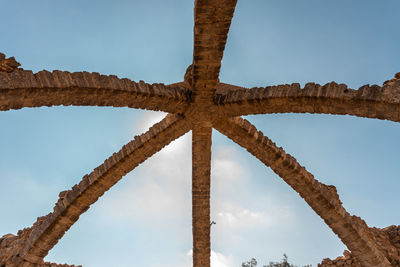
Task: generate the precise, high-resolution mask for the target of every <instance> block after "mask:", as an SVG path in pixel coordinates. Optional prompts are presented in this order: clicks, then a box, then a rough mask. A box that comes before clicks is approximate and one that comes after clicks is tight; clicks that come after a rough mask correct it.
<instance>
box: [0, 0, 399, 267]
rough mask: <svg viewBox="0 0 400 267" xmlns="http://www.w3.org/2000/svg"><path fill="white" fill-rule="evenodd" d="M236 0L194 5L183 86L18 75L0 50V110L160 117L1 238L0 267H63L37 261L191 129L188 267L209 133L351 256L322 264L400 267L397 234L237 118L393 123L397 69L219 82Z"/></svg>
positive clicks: (204, 241)
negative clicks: (356, 210) (284, 191)
mask: <svg viewBox="0 0 400 267" xmlns="http://www.w3.org/2000/svg"><path fill="white" fill-rule="evenodd" d="M235 7H236V0H196V1H195V8H194V47H193V63H192V65H191V66H189V68H188V70H187V72H186V74H185V76H184V79H183V81H182V82H178V83H175V84H171V85H164V84H148V83H145V82H143V81H140V82H134V81H131V80H129V79H120V78H118V77H116V76H112V75H111V76H106V75H101V74H98V73H88V72H75V73H69V72H64V71H53V72H48V71H40V72H38V73H33V72H32V71H26V70H23V69H20V68H19V66H20V64H19V63H18V62H17V61H16V60H15V58H13V57H11V58H7V57H6V56H5V55H4V54H0V110H10V109H20V108H28V107H31V108H33V107H41V106H57V105H64V106H69V105H76V106H110V107H129V108H139V109H146V110H156V111H164V112H167V113H168V115H167V116H166V117H165V118H164V119H163V120H162V121H161V122H159V123H156V124H155V125H153V126H152V127H151V128H150V129H149V130H148V131H147V132H145V133H143V134H142V135H139V136H136V137H135V138H134V139H133V140H132V141H131V142H129V143H127V144H126V145H124V146H123V147H122V148H121V149H120V150H119V151H118V152H116V153H114V154H113V155H111V156H110V157H109V158H107V159H106V160H105V161H104V163H103V164H101V165H100V166H98V167H96V168H95V169H94V170H93V171H92V172H91V173H90V174H88V175H85V176H84V177H83V178H82V180H81V181H80V182H79V183H78V184H76V185H75V186H73V187H72V188H71V189H69V190H66V191H63V192H61V193H60V194H59V199H58V200H57V202H56V204H55V205H54V208H53V211H52V212H51V213H49V214H47V215H45V216H42V217H39V218H38V219H37V221H36V222H35V223H34V224H33V225H32V226H30V227H28V228H25V229H22V230H20V231H19V232H18V233H17V235H12V234H7V235H4V236H3V237H2V238H0V266H1V267H3V266H4V267H12V266H18V267H19V266H22V267H33V266H34V267H39V266H40V267H44V266H46V267H47V266H68V265H58V264H54V263H47V262H44V260H43V259H44V257H45V256H46V255H47V254H48V252H49V251H50V250H51V249H52V248H53V247H54V245H55V244H57V242H58V241H59V240H60V239H61V238H62V237H63V236H64V234H65V233H66V232H67V231H68V229H69V228H70V227H71V226H72V225H73V224H74V223H75V222H76V221H77V220H78V219H79V216H80V215H81V214H83V213H84V212H85V211H87V210H88V209H89V208H90V205H92V204H93V203H95V202H96V201H97V200H98V199H99V197H101V196H102V195H103V194H104V193H105V192H106V191H107V190H109V189H110V188H111V187H112V186H113V185H115V184H116V183H117V182H118V181H119V180H120V179H122V178H123V177H124V176H125V175H126V174H127V173H129V172H130V171H132V170H134V169H135V168H136V167H137V166H138V165H139V164H140V163H142V162H144V161H145V160H146V159H148V158H149V157H151V156H152V155H153V154H155V153H156V152H158V151H160V150H161V149H162V148H163V147H165V146H166V145H168V144H169V143H170V142H172V141H173V140H175V139H177V138H179V137H180V136H182V135H184V134H185V133H186V132H188V131H192V222H193V223H192V229H193V266H195V267H200V266H201V267H207V266H210V173H211V171H210V170H211V135H212V129H213V128H215V129H216V130H218V131H219V132H221V133H222V134H224V135H226V136H227V137H228V138H230V139H231V140H233V141H234V142H236V143H237V144H238V145H240V146H242V147H243V148H245V149H246V150H247V151H248V152H249V153H251V154H252V155H253V156H255V157H256V158H257V159H259V160H260V161H261V162H262V163H264V164H265V165H266V166H267V167H269V168H271V169H272V170H273V171H274V172H275V173H276V174H277V175H279V176H280V177H281V178H282V179H283V180H284V181H285V182H286V183H287V184H288V185H289V186H290V187H291V188H293V190H295V191H296V192H297V193H298V194H299V195H300V197H301V198H302V199H304V200H305V201H306V202H307V203H308V205H309V206H310V207H311V208H312V209H313V210H314V211H315V212H316V213H317V214H318V215H319V216H320V217H321V218H322V219H323V220H324V222H325V223H326V224H327V225H328V226H329V227H330V228H331V229H332V231H333V232H334V233H335V234H336V235H337V236H338V237H339V238H340V239H341V240H342V242H343V243H344V244H345V245H346V246H347V248H348V249H349V250H350V252H346V253H345V255H344V256H343V257H341V258H338V259H336V260H333V261H332V260H324V261H323V262H322V266H331V265H334V264H336V265H337V264H342V265H340V266H347V265H349V266H367V267H369V266H371V267H372V266H380V267H384V266H400V231H399V230H400V229H399V227H396V226H391V227H388V228H385V229H377V228H371V227H368V225H367V224H366V223H365V222H364V221H363V220H362V219H361V218H359V217H357V216H354V215H351V214H350V213H349V212H347V211H346V210H345V208H344V207H343V205H342V202H341V200H340V198H339V195H338V193H337V191H336V188H335V187H334V186H332V185H325V184H323V183H321V182H319V181H318V180H317V179H316V178H315V177H314V176H313V175H312V174H311V173H310V172H309V171H307V170H306V169H305V168H304V167H303V166H301V165H300V163H298V162H297V160H296V159H295V158H294V157H292V156H291V155H289V154H288V153H286V152H285V151H284V150H283V149H282V148H280V147H278V146H277V145H276V144H275V143H274V142H273V141H272V140H270V139H269V138H268V137H266V136H265V135H264V134H263V133H262V132H261V131H259V130H257V128H256V127H255V126H253V125H251V123H250V122H248V121H247V120H245V119H243V118H242V117H241V116H242V115H248V114H269V113H312V114H336V115H353V116H359V117H366V118H377V119H385V120H391V121H395V122H399V121H400V73H398V74H396V75H395V76H394V78H393V79H392V80H390V81H386V82H385V83H384V84H383V85H382V86H369V85H366V86H363V87H361V88H359V89H358V90H355V89H351V88H348V87H347V86H346V85H344V84H337V83H334V82H332V83H328V84H326V85H319V84H315V83H308V84H306V85H305V86H304V88H301V87H300V85H299V84H296V83H295V84H286V85H278V86H266V87H264V88H250V89H248V88H242V87H240V86H236V85H230V84H225V83H221V82H220V81H219V71H220V67H221V60H222V57H223V52H224V49H225V44H226V40H227V35H228V31H229V28H230V24H231V20H232V17H233V14H234V10H235ZM70 266H73V265H70Z"/></svg>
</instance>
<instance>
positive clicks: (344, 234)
mask: <svg viewBox="0 0 400 267" xmlns="http://www.w3.org/2000/svg"><path fill="white" fill-rule="evenodd" d="M214 127H215V128H216V129H217V130H218V131H219V132H221V133H222V134H224V135H226V136H227V137H228V138H230V139H232V140H233V141H235V142H236V143H238V144H239V145H240V146H242V147H244V148H245V149H247V151H249V152H250V153H251V154H252V155H254V156H255V157H256V158H258V159H259V160H260V161H261V162H263V163H264V164H265V165H266V166H268V167H270V168H271V169H272V170H273V171H274V172H275V173H276V174H278V175H279V176H280V177H281V178H282V179H283V180H284V181H285V182H286V183H287V184H288V185H290V186H291V187H292V188H293V189H294V190H295V191H296V192H297V193H298V194H299V195H300V196H301V197H302V198H303V199H304V200H305V201H306V202H307V203H308V205H309V206H310V207H311V208H312V209H313V210H314V211H315V212H316V213H317V214H318V215H319V216H320V217H321V218H322V219H323V220H324V221H325V223H326V224H327V225H328V226H329V227H330V228H331V229H332V230H333V232H335V233H336V234H337V235H338V236H339V238H340V239H341V240H342V241H343V243H344V244H345V245H346V246H347V247H348V248H349V249H350V250H351V251H352V253H353V254H354V255H355V256H356V257H357V259H358V260H359V261H360V262H361V263H362V266H365V267H369V266H381V267H384V266H385V267H387V266H391V265H390V263H389V262H388V260H387V258H386V257H385V256H384V254H383V253H382V252H380V251H379V248H378V247H377V244H375V243H374V242H373V238H374V237H373V233H372V231H371V230H370V228H368V226H367V225H366V223H365V222H364V221H363V220H362V219H360V218H359V217H356V216H351V215H350V214H349V213H348V212H347V211H346V210H345V209H344V207H343V206H342V202H341V201H340V199H339V196H338V194H337V192H336V188H335V187H334V186H331V185H329V186H327V185H325V184H322V183H320V182H319V181H318V180H316V179H315V178H314V176H313V175H312V174H311V173H309V172H308V171H307V170H306V169H305V168H304V167H302V166H301V165H300V164H299V163H298V162H297V161H296V159H295V158H293V157H292V156H291V155H289V154H286V152H285V151H284V150H283V149H282V148H279V147H277V146H276V145H275V144H274V143H273V142H272V141H271V140H270V139H268V138H267V137H265V136H264V135H263V134H262V132H260V131H257V129H256V127H254V126H253V125H251V124H250V122H248V121H247V120H244V119H242V118H240V117H235V118H233V119H225V120H220V121H216V122H215V123H214Z"/></svg>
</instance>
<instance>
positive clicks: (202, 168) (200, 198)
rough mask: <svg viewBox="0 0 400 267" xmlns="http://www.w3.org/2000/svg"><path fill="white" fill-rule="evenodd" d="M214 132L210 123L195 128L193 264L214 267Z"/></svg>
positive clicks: (193, 132)
mask: <svg viewBox="0 0 400 267" xmlns="http://www.w3.org/2000/svg"><path fill="white" fill-rule="evenodd" d="M211 133H212V128H211V127H210V126H208V124H203V123H199V124H196V125H194V126H193V129H192V166H193V169H192V217H193V220H192V225H193V227H192V228H193V266H203V267H210V256H211V250H210V248H211V244H210V184H211V181H210V175H211Z"/></svg>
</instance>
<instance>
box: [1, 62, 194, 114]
mask: <svg viewBox="0 0 400 267" xmlns="http://www.w3.org/2000/svg"><path fill="white" fill-rule="evenodd" d="M190 101H191V92H190V91H189V90H188V89H183V88H182V87H180V88H178V87H173V86H166V85H164V84H147V83H145V82H143V81H140V82H138V83H136V82H133V81H131V80H129V79H119V78H118V77H117V76H114V75H110V76H106V75H100V74H99V73H89V72H73V73H70V72H67V71H58V70H55V71H53V72H48V71H45V70H43V71H40V72H38V73H35V74H34V73H32V71H26V70H16V71H13V72H10V73H7V72H0V110H9V109H20V108H24V107H41V106H57V105H64V106H69V105H74V106H112V107H131V108H142V109H149V110H156V111H158V110H161V111H165V112H174V113H179V112H183V111H184V110H185V109H186V107H187V106H188V104H189V103H190Z"/></svg>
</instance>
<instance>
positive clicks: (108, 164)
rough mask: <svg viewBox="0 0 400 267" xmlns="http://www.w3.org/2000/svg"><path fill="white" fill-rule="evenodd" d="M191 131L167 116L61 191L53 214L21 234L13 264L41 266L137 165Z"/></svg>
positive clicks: (182, 121)
mask: <svg viewBox="0 0 400 267" xmlns="http://www.w3.org/2000/svg"><path fill="white" fill-rule="evenodd" d="M189 130H190V128H189V124H188V123H187V122H186V120H185V119H184V118H183V117H182V116H181V115H171V114H170V115H167V117H166V118H165V119H163V120H162V121H161V122H159V123H156V124H155V125H154V126H152V127H151V128H150V129H149V130H148V131H147V132H146V133H144V134H142V135H140V136H136V137H135V138H134V140H132V141H131V142H129V143H128V144H126V145H125V146H123V147H122V149H121V150H120V151H119V152H117V153H114V154H113V155H112V156H111V157H109V158H108V159H107V160H105V161H104V163H103V164H102V165H100V166H99V167H97V168H96V169H94V170H93V172H92V173H90V174H89V175H86V176H84V177H83V179H82V180H81V182H80V183H79V184H77V185H74V186H73V187H72V189H71V190H68V191H64V192H61V193H60V198H59V200H58V202H57V203H56V205H55V207H54V209H53V212H52V213H50V214H48V215H46V216H44V217H40V218H38V220H37V222H36V223H35V224H34V225H33V227H32V228H30V229H28V230H26V229H25V230H24V231H21V233H19V235H18V236H19V237H20V238H19V239H22V240H21V241H22V242H23V244H25V246H24V247H23V249H22V250H21V251H18V255H19V257H18V256H16V257H17V258H19V259H14V260H13V262H18V260H19V262H22V261H26V262H29V263H40V262H41V261H42V260H43V258H44V257H45V256H46V255H47V253H48V252H49V250H50V249H51V248H53V246H54V245H55V244H56V243H57V242H58V240H59V239H61V238H62V236H63V235H64V234H65V232H66V231H67V230H68V229H69V228H70V227H71V226H72V225H73V224H74V223H75V222H76V221H77V220H78V219H79V216H80V215H81V214H82V213H84V212H85V211H86V210H88V209H89V207H90V205H91V204H93V203H95V202H96V201H97V200H98V198H99V197H100V196H102V195H103V194H104V193H105V192H106V191H107V190H109V189H110V188H111V187H112V186H113V185H114V184H115V183H117V182H118V181H119V180H120V179H121V178H122V177H123V176H125V175H126V174H127V173H129V172H130V171H132V170H133V169H134V168H135V167H136V166H138V165H139V164H140V163H142V162H143V161H145V160H146V159H147V158H149V157H151V156H152V155H153V154H154V153H156V152H158V151H159V150H161V149H162V148H163V147H164V146H166V145H168V144H169V143H170V142H172V141H173V140H175V139H177V138H178V137H180V136H182V135H183V134H185V133H186V132H188V131H189ZM23 239H25V240H23ZM17 241H18V240H17ZM0 262H4V259H3V260H1V261H0ZM7 266H8V265H7ZM10 266H11V265H10ZM13 266H18V264H16V265H13Z"/></svg>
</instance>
